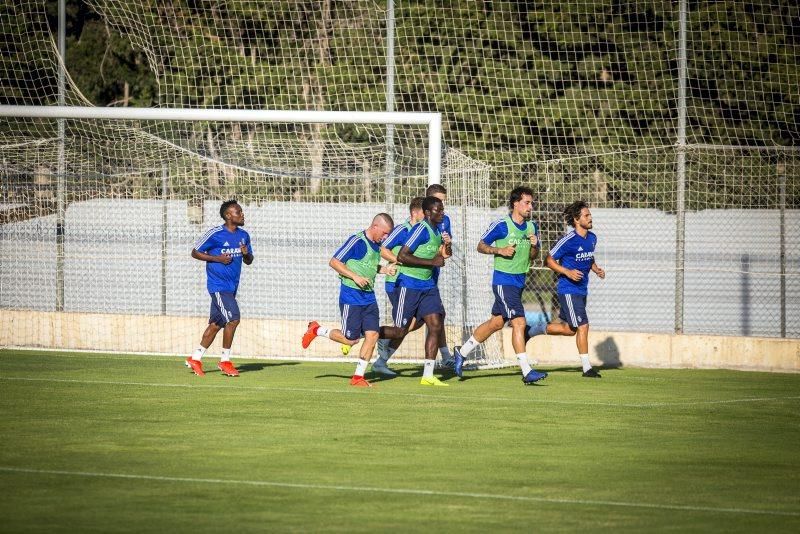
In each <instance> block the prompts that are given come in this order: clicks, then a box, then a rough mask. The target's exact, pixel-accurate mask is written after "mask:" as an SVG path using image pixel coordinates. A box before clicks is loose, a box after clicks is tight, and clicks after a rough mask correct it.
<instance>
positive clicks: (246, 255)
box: [239, 239, 253, 265]
mask: <svg viewBox="0 0 800 534" xmlns="http://www.w3.org/2000/svg"><path fill="white" fill-rule="evenodd" d="M239 250H241V251H242V261H243V262H244V264H245V265H250V264H251V263H253V253H252V252H250V247H248V246H247V243H245V242H244V239H242V241H241V243H239Z"/></svg>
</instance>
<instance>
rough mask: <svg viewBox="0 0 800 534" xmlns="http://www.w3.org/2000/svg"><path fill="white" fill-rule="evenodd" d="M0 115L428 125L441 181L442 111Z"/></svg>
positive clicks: (85, 110)
mask: <svg viewBox="0 0 800 534" xmlns="http://www.w3.org/2000/svg"><path fill="white" fill-rule="evenodd" d="M0 117H21V118H43V119H106V120H164V121H212V122H265V123H313V124H385V125H388V124H394V125H421V126H427V127H428V128H427V129H428V183H429V184H438V183H440V181H441V159H442V115H441V113H417V112H389V111H380V112H373V111H314V110H296V111H291V110H261V109H183V108H100V107H91V106H11V105H0Z"/></svg>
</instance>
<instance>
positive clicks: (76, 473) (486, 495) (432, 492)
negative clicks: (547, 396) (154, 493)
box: [0, 467, 800, 517]
mask: <svg viewBox="0 0 800 534" xmlns="http://www.w3.org/2000/svg"><path fill="white" fill-rule="evenodd" d="M0 471H4V472H6V473H29V474H35V475H65V476H76V477H94V478H121V479H133V480H157V481H163V482H187V483H199V484H231V485H235V486H260V487H273V488H290V489H304V490H306V489H310V490H323V491H351V492H370V493H375V492H379V493H394V494H401V495H424V496H436V497H456V498H468V499H494V500H500V501H524V502H541V503H549V504H576V505H581V506H620V507H625V508H648V509H656V510H680V511H689V512H712V513H725V514H758V515H775V516H789V517H800V512H784V511H780V510H756V509H752V508H716V507H713V506H691V505H683V504H655V503H642V502H625V501H600V500H588V499H552V498H547V497H527V496H523V495H501V494H496V493H469V492H460V491H437V490H425V489H411V488H381V487H374V486H343V485H328V484H298V483H292V482H274V481H269V480H236V479H223V478H192V477H167V476H158V475H129V474H125V473H98V472H90V471H61V470H54V469H26V468H22V467H0Z"/></svg>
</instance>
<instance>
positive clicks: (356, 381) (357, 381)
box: [350, 375, 373, 388]
mask: <svg viewBox="0 0 800 534" xmlns="http://www.w3.org/2000/svg"><path fill="white" fill-rule="evenodd" d="M350 385H351V386H355V387H357V388H371V387H373V386H372V384H370V383H369V382H367V381H366V379H365V378H364V377H363V376H356V375H353V378H351V379H350Z"/></svg>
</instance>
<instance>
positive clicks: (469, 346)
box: [454, 187, 547, 384]
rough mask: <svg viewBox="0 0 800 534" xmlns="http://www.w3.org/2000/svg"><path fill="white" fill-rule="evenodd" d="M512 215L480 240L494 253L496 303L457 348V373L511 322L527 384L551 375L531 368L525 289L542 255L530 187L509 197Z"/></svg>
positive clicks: (481, 248)
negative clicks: (493, 335) (526, 343)
mask: <svg viewBox="0 0 800 534" xmlns="http://www.w3.org/2000/svg"><path fill="white" fill-rule="evenodd" d="M508 209H509V214H508V215H507V216H506V217H504V218H502V219H499V220H497V221H495V222H493V223H492V224H491V225H490V226H489V229H488V230H486V232H484V234H483V236H482V237H481V240H480V241H479V242H478V252H480V253H481V254H491V255H493V256H494V272H493V274H492V291H493V292H494V306H493V307H492V316H491V318H489V320H488V321H486V322H485V323H483V324H482V325H480V326H478V328H476V329H475V332H474V333H473V334H472V336H471V337H470V338H469V339H468V340H467V341H466V343H464V345H463V346H462V347H455V349H454V352H455V360H456V361H455V365H454V369H455V372H456V375H458V376H459V377H461V376H462V375H463V368H464V359H465V358H466V357H467V356H468V355H469V353H470V352H472V351H473V350H474V349H475V348H476V347H477V346H478V345H480V344H481V343H483V342H484V341H486V340H487V339H488V338H489V336H491V335H492V334H494V333H495V332H497V331H498V330H501V329H502V328H503V325H504V324H505V323H506V321H508V322H509V323H511V329H512V333H511V344H512V345H513V347H514V351H515V352H516V353H517V361H518V362H519V367H520V369H521V370H522V381H523V383H525V384H532V383H534V382H538V381H539V380H542V379H543V378H547V373H540V372H538V371H536V370H535V369H531V366H530V364H529V363H528V354H527V353H526V352H525V327H526V322H525V308H524V307H523V305H522V291H523V289H524V288H525V277H526V275H527V274H528V271H529V270H530V267H531V260H532V259H534V258H535V257H536V256H537V255H538V254H539V232H538V229H537V228H536V224H535V223H534V222H533V221H532V220H531V215H532V213H533V191H532V190H531V189H530V188H528V187H517V188H515V189H514V190H513V191H511V194H510V195H509V197H508Z"/></svg>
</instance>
